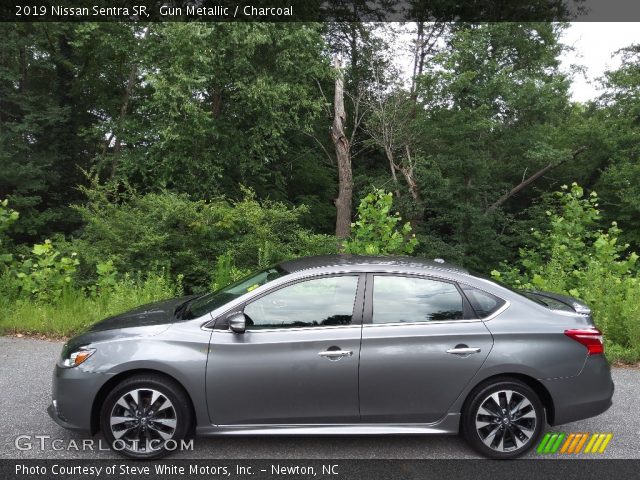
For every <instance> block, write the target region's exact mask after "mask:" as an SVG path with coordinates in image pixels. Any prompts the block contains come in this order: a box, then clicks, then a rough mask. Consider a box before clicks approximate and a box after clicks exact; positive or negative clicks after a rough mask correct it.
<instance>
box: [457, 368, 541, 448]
mask: <svg viewBox="0 0 640 480" xmlns="http://www.w3.org/2000/svg"><path fill="white" fill-rule="evenodd" d="M495 394H497V395H495ZM492 395H494V397H493V398H492V397H491V396H492ZM496 397H497V399H498V401H496V399H495V398H496ZM507 398H509V399H510V402H509V403H508V404H507ZM522 399H524V401H522ZM521 401H522V403H520V402H521ZM527 402H528V403H527ZM498 403H499V404H500V405H499V407H498ZM481 407H482V410H481ZM483 412H488V413H490V415H486V414H485V413H483ZM532 415H535V418H532ZM532 420H533V421H532ZM545 423H546V417H545V410H544V406H543V405H542V402H541V401H540V398H539V397H538V395H537V394H536V392H534V391H533V389H531V387H529V386H528V385H527V384H526V383H524V382H521V381H519V380H516V379H512V378H501V379H496V380H493V381H490V382H487V383H484V384H481V385H479V386H478V387H476V388H475V389H474V390H473V391H472V392H471V394H470V395H469V397H468V399H467V401H466V402H465V406H464V408H463V412H462V424H461V427H462V435H463V436H464V438H465V440H466V441H467V442H468V443H469V445H470V446H471V447H472V448H473V449H474V450H476V451H477V452H478V453H480V454H482V455H483V456H485V457H489V458H493V459H497V460H506V459H511V458H516V457H519V456H521V455H524V454H525V453H526V452H528V451H529V450H530V449H531V448H533V447H534V446H535V445H536V444H537V443H538V440H539V439H540V435H541V434H542V431H543V429H544V425H545ZM485 424H486V425H485ZM501 440H502V443H501Z"/></svg>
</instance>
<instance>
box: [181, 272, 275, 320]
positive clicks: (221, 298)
mask: <svg viewBox="0 0 640 480" xmlns="http://www.w3.org/2000/svg"><path fill="white" fill-rule="evenodd" d="M287 273H288V272H286V271H285V270H283V269H282V268H280V267H277V266H276V267H270V268H267V269H266V270H262V271H261V272H258V273H253V274H251V275H249V276H248V277H245V278H243V279H241V280H238V281H237V282H235V283H232V284H230V285H227V286H226V287H223V288H221V289H219V290H216V291H215V292H212V293H208V294H206V295H203V296H201V297H198V298H196V299H195V300H193V301H192V302H191V303H190V304H189V306H188V314H189V315H188V316H189V317H190V318H196V317H200V316H202V315H204V314H205V313H209V312H211V311H213V310H215V309H216V308H218V307H221V306H222V305H224V304H226V303H229V302H230V301H231V300H235V299H236V298H238V297H240V296H242V295H244V294H245V293H248V292H250V291H252V290H255V289H256V288H258V287H260V286H262V285H264V284H266V283H269V282H271V281H272V280H275V279H276V278H280V277H282V276H284V275H287Z"/></svg>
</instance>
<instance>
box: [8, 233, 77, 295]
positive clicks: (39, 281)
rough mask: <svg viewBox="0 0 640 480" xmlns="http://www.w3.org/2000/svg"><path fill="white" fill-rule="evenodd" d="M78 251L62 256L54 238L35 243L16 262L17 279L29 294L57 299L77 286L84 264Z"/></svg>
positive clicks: (14, 270) (21, 288) (19, 284)
mask: <svg viewBox="0 0 640 480" xmlns="http://www.w3.org/2000/svg"><path fill="white" fill-rule="evenodd" d="M76 255H77V254H76V253H75V252H74V253H72V254H71V256H70V257H66V256H61V255H60V252H59V251H57V250H56V249H55V248H54V246H53V243H52V242H51V240H45V241H44V243H40V244H35V245H34V246H33V249H32V250H31V256H29V257H24V256H23V258H22V259H21V261H19V262H15V264H14V265H13V266H12V270H13V272H14V275H15V281H16V283H17V285H18V287H19V288H20V290H21V291H22V292H24V296H26V297H27V298H29V297H32V298H33V299H35V300H38V301H45V302H46V301H52V300H56V299H58V298H60V296H61V295H62V294H63V293H64V291H65V290H68V289H70V288H72V287H73V285H72V282H73V278H74V274H75V272H76V267H77V266H78V265H79V264H80V262H79V260H78V259H77V258H76Z"/></svg>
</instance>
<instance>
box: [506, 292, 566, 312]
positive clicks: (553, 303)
mask: <svg viewBox="0 0 640 480" xmlns="http://www.w3.org/2000/svg"><path fill="white" fill-rule="evenodd" d="M518 293H519V294H521V295H524V296H525V297H527V298H528V299H529V300H533V301H534V302H536V303H539V304H540V305H542V306H544V307H547V308H549V309H550V310H561V311H563V312H571V313H573V312H574V310H573V307H571V306H570V305H567V304H566V303H564V302H561V301H560V300H556V299H555V298H550V297H546V296H544V295H536V294H535V293H531V292H523V291H520V292H518Z"/></svg>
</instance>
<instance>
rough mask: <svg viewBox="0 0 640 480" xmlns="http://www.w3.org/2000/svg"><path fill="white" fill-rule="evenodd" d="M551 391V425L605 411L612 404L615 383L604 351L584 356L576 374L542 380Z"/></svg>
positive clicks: (593, 415) (592, 415) (573, 420)
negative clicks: (580, 369)
mask: <svg viewBox="0 0 640 480" xmlns="http://www.w3.org/2000/svg"><path fill="white" fill-rule="evenodd" d="M542 383H543V384H544V386H545V387H546V388H547V390H548V391H549V393H550V394H551V398H552V399H553V404H554V415H553V418H552V419H550V424H551V425H562V424H564V423H569V422H575V421H576V420H582V419H585V418H589V417H595V416H596V415H600V414H601V413H603V412H605V411H606V410H607V409H608V408H609V407H610V406H611V404H612V398H613V392H614V389H615V387H614V384H613V380H612V378H611V369H610V367H609V363H608V362H607V359H606V358H605V356H604V355H592V356H589V357H587V360H586V361H585V364H584V367H583V369H582V371H581V372H580V374H579V375H577V376H575V377H570V378H557V379H551V380H549V379H547V380H542Z"/></svg>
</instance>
